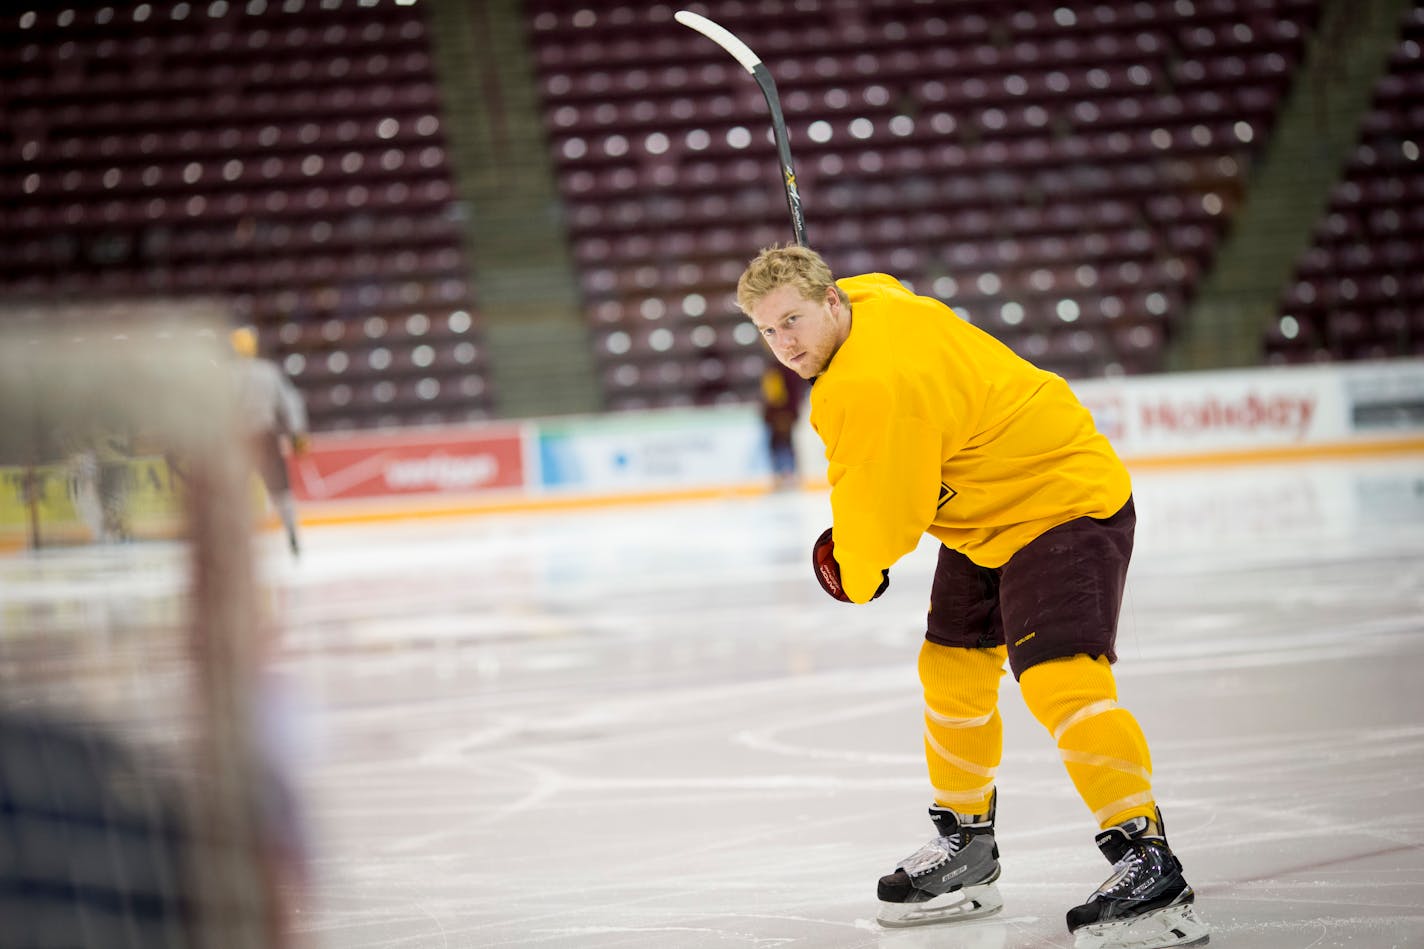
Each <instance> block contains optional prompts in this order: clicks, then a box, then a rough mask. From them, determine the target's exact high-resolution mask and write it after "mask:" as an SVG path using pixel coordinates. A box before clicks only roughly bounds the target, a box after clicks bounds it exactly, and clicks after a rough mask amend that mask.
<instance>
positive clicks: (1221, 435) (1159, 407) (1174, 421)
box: [1075, 368, 1351, 456]
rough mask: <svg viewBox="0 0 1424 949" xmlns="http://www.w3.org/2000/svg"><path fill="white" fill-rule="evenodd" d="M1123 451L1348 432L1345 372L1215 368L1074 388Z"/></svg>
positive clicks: (1303, 439) (1221, 447)
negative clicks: (1223, 369) (1206, 370)
mask: <svg viewBox="0 0 1424 949" xmlns="http://www.w3.org/2000/svg"><path fill="white" fill-rule="evenodd" d="M1075 388H1076V390H1077V392H1078V395H1079V397H1080V398H1081V399H1082V401H1083V403H1084V404H1085V405H1086V406H1087V407H1088V409H1089V411H1091V412H1092V413H1093V418H1094V419H1095V420H1096V421H1097V423H1098V427H1099V429H1100V430H1101V431H1102V432H1103V433H1104V434H1105V435H1107V436H1108V438H1109V439H1110V440H1111V441H1112V442H1113V445H1114V446H1115V447H1116V448H1117V450H1118V452H1119V454H1122V455H1131V456H1144V455H1167V454H1190V453H1193V452H1212V451H1229V450H1232V449H1246V448H1251V449H1259V448H1271V447H1281V446H1288V445H1303V444H1309V443H1313V442H1322V441H1335V440H1339V439H1344V438H1347V437H1349V435H1350V434H1351V424H1350V415H1349V410H1348V406H1347V405H1346V402H1345V399H1344V398H1343V392H1342V389H1341V380H1340V374H1339V373H1338V372H1336V371H1333V370H1331V369H1328V368H1323V369H1318V370H1317V369H1293V370H1290V371H1286V372H1279V373H1273V372H1270V371H1249V372H1211V373H1190V374H1184V375H1179V376H1157V377H1144V378H1140V379H1122V380H1118V381H1115V382H1082V383H1078V384H1077V385H1076V386H1075Z"/></svg>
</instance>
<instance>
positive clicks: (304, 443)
mask: <svg viewBox="0 0 1424 949" xmlns="http://www.w3.org/2000/svg"><path fill="white" fill-rule="evenodd" d="M309 448H311V436H310V435H293V436H292V454H294V455H305V454H306V453H307V450H308V449H309Z"/></svg>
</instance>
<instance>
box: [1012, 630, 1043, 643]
mask: <svg viewBox="0 0 1424 949" xmlns="http://www.w3.org/2000/svg"><path fill="white" fill-rule="evenodd" d="M1037 635H1038V632H1037V631H1035V632H1032V633H1029V634H1028V635H1027V636H1025V637H1024V638H1023V639H1018V640H1015V641H1014V645H1015V646H1022V645H1023V644H1024V643H1026V642H1028V641H1029V640H1030V639H1032V638H1033V637H1035V636H1037Z"/></svg>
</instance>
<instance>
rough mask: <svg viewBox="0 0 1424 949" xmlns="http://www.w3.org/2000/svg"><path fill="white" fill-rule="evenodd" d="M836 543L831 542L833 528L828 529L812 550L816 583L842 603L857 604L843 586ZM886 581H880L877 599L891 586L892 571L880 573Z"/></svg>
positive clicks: (876, 594) (873, 597)
mask: <svg viewBox="0 0 1424 949" xmlns="http://www.w3.org/2000/svg"><path fill="white" fill-rule="evenodd" d="M835 553H836V543H835V541H833V540H831V528H829V527H827V528H826V531H825V533H823V534H822V535H821V536H820V537H818V538H816V546H815V547H813V548H812V549H811V565H812V567H813V568H814V569H815V571H816V581H817V582H818V583H820V584H821V589H822V590H825V591H826V592H827V593H829V594H830V595H831V596H833V597H835V598H836V599H837V600H840V601H841V602H842V603H853V602H855V601H854V600H852V599H851V598H850V597H848V596H846V592H845V587H843V586H842V585H841V567H840V564H838V563H836V557H835ZM880 572H881V574H882V575H883V576H884V579H883V580H881V581H880V586H879V587H878V588H877V589H876V591H875V595H874V596H872V597H871V599H872V600H873V599H875V598H876V597H878V596H880V594H882V593H884V592H885V590H886V588H887V587H889V586H890V571H889V570H882V571H880Z"/></svg>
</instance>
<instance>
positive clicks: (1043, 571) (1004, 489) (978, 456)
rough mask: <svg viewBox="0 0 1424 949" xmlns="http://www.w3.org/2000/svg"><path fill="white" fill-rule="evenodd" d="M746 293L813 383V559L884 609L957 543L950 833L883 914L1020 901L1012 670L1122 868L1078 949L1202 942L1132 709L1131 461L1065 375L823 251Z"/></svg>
mask: <svg viewBox="0 0 1424 949" xmlns="http://www.w3.org/2000/svg"><path fill="white" fill-rule="evenodd" d="M737 303H738V305H739V306H740V307H741V309H742V310H743V311H744V312H746V313H747V314H748V315H749V316H750V317H751V320H752V322H753V323H754V324H755V325H756V327H757V329H758V330H759V331H760V332H761V334H762V338H763V339H764V340H765V342H766V343H767V345H768V346H769V347H770V349H771V351H772V353H773V355H775V357H776V358H777V359H778V360H779V361H780V362H781V363H782V364H783V365H785V366H788V367H790V368H791V369H793V370H795V371H796V373H797V374H798V375H800V376H801V377H802V378H803V379H813V380H815V385H814V387H813V388H812V390H811V425H812V427H813V428H814V429H815V430H816V432H817V434H818V435H820V437H821V439H822V441H824V442H825V444H826V457H827V460H828V461H829V468H828V478H829V480H830V483H831V513H832V527H831V528H830V529H829V530H827V531H826V532H825V533H824V534H822V535H821V537H820V539H819V540H818V541H817V542H816V544H815V546H814V552H813V562H814V568H815V572H816V577H817V579H818V580H819V581H820V583H821V585H822V586H823V587H824V588H825V589H826V591H827V592H828V593H829V594H830V595H832V596H833V597H835V598H836V599H838V600H843V601H845V602H849V603H866V602H869V601H870V600H872V599H874V598H875V597H877V596H879V595H880V594H881V593H882V592H884V590H885V589H886V587H887V586H888V585H889V568H890V566H892V565H893V564H894V563H895V562H896V561H898V560H899V559H900V558H901V557H902V556H904V555H905V554H907V553H909V552H910V551H911V550H913V549H915V547H916V546H917V545H918V543H919V540H920V538H921V536H922V535H923V534H925V533H927V532H928V533H929V534H931V535H933V536H934V537H935V538H937V539H938V540H940V541H941V543H942V545H943V546H942V547H941V548H940V551H939V562H938V564H937V566H936V569H935V575H934V581H933V585H932V589H931V592H930V612H929V619H928V629H927V632H926V634H925V643H924V644H923V646H922V647H921V651H920V657H919V674H920V680H921V683H922V684H923V687H924V696H925V734H924V745H925V755H926V758H927V761H928V764H929V774H930V779H931V783H932V785H933V787H934V804H933V806H932V807H931V808H930V818H931V820H932V821H933V823H934V825H935V829H936V831H937V835H936V837H935V838H934V839H933V840H931V841H930V842H929V843H927V844H926V845H925V846H923V847H921V848H920V849H919V850H918V851H916V852H915V853H914V854H912V855H911V856H910V857H909V858H907V859H906V860H904V861H903V862H901V863H900V865H899V866H898V867H897V868H896V869H895V871H894V872H893V873H891V874H890V875H888V876H885V877H882V878H881V880H880V884H879V891H878V895H879V899H880V921H881V922H882V923H884V924H886V925H890V926H909V925H918V924H921V923H933V922H939V921H941V920H956V919H972V918H975V917H979V916H984V915H987V914H989V913H992V912H995V911H996V910H998V909H999V908H1000V907H1001V906H1002V905H1003V901H1002V899H1001V898H1000V896H999V893H998V889H997V887H996V886H995V881H996V880H997V879H998V878H999V850H998V847H997V845H996V844H995V841H994V814H995V803H996V794H997V792H996V786H995V772H996V771H997V769H998V766H999V763H1000V759H1001V755H1002V743H1003V728H1002V721H1001V718H1000V715H999V711H998V700H999V681H1000V679H1001V677H1002V676H1003V673H1004V663H1005V660H1007V661H1008V664H1009V668H1010V669H1012V670H1013V673H1014V676H1015V677H1016V678H1017V679H1018V681H1019V684H1020V686H1021V688H1022V692H1023V696H1024V700H1025V702H1026V703H1027V705H1028V707H1029V709H1030V711H1031V712H1032V713H1033V715H1034V717H1035V718H1037V719H1038V721H1039V722H1040V723H1042V724H1043V726H1044V727H1045V728H1047V729H1048V731H1049V732H1050V734H1052V735H1053V738H1054V741H1055V742H1056V743H1057V745H1058V749H1059V753H1060V755H1061V757H1062V759H1063V763H1064V766H1065V767H1066V769H1067V771H1068V774H1069V777H1070V778H1071V779H1072V781H1073V784H1074V786H1075V787H1076V788H1077V791H1078V794H1079V795H1080V796H1081V797H1082V799H1083V801H1084V803H1085V804H1086V805H1087V806H1088V809H1089V811H1090V812H1091V813H1092V815H1093V817H1094V819H1095V820H1096V821H1097V823H1098V826H1099V828H1100V830H1101V832H1100V833H1099V834H1098V835H1097V838H1096V842H1097V845H1098V847H1099V849H1100V850H1101V851H1102V853H1103V854H1104V855H1105V856H1106V857H1107V859H1108V861H1109V862H1110V863H1112V864H1113V872H1112V875H1111V876H1110V877H1109V878H1108V880H1107V882H1105V883H1104V884H1102V886H1100V887H1099V888H1098V889H1097V891H1096V892H1094V893H1093V894H1092V895H1091V896H1090V897H1089V898H1088V899H1087V901H1086V902H1085V903H1083V904H1082V905H1080V906H1075V907H1073V908H1072V909H1071V910H1069V911H1068V928H1069V930H1070V931H1071V932H1073V933H1074V935H1075V945H1076V946H1077V947H1079V949H1108V947H1124V946H1132V947H1135V949H1153V947H1165V946H1182V945H1201V944H1203V943H1205V942H1206V941H1207V939H1208V932H1209V930H1208V928H1207V926H1206V925H1205V924H1203V923H1202V922H1201V921H1199V920H1198V919H1197V918H1196V917H1195V915H1194V913H1193V906H1192V904H1193V899H1194V894H1193V892H1192V889H1191V887H1190V886H1188V885H1187V882H1186V880H1185V878H1184V877H1183V875H1182V865H1181V863H1180V862H1179V861H1178V860H1177V858H1176V856H1175V855H1173V853H1172V851H1171V849H1170V847H1169V846H1168V844H1167V838H1166V835H1165V831H1164V829H1163V825H1162V817H1161V813H1160V811H1159V810H1158V808H1157V805H1156V801H1155V798H1154V795H1153V792H1152V784H1151V774H1152V763H1151V758H1150V755H1149V752H1148V747H1147V742H1146V740H1145V739H1144V737H1143V734H1142V731H1141V729H1140V728H1139V727H1138V724H1137V721H1136V720H1135V719H1134V718H1133V716H1132V714H1131V713H1130V712H1129V711H1128V710H1127V709H1125V708H1123V707H1121V706H1119V705H1118V704H1117V687H1116V684H1115V681H1114V678H1113V673H1112V668H1111V663H1112V662H1114V661H1115V659H1116V654H1115V652H1114V645H1115V640H1116V636H1117V619H1118V611H1119V608H1120V606H1121V600H1122V593H1123V585H1124V581H1125V578H1126V574H1127V566H1128V560H1129V558H1130V557H1131V553H1132V541H1133V529H1134V525H1135V520H1136V519H1135V514H1134V509H1133V503H1132V486H1131V483H1130V480H1129V477H1128V473H1127V469H1126V468H1125V467H1124V466H1123V464H1122V462H1121V461H1120V460H1119V459H1118V457H1117V455H1116V454H1115V453H1114V451H1113V449H1112V446H1111V445H1110V444H1108V441H1107V439H1106V438H1104V437H1103V436H1102V435H1101V434H1100V433H1099V432H1098V431H1097V429H1096V428H1095V427H1094V424H1093V419H1092V416H1091V415H1090V414H1089V413H1088V411H1087V410H1086V409H1084V408H1083V406H1082V405H1081V404H1080V403H1079V402H1078V400H1077V398H1076V397H1075V396H1074V395H1073V393H1072V391H1071V390H1070V389H1069V387H1068V385H1067V383H1065V382H1064V381H1063V380H1062V379H1061V378H1059V377H1058V376H1056V375H1054V374H1052V373H1049V372H1046V371H1044V370H1041V369H1038V368H1037V367H1035V366H1033V365H1031V364H1030V363H1028V362H1026V361H1024V360H1023V359H1021V358H1019V357H1018V356H1017V355H1015V354H1014V353H1013V352H1012V351H1011V350H1010V349H1009V348H1008V347H1007V346H1004V345H1003V344H1002V343H1000V342H999V341H997V340H995V339H994V338H993V337H991V336H990V335H988V334H987V333H984V332H983V331H981V330H979V329H977V328H975V327H974V326H972V325H971V324H969V323H967V322H965V321H963V320H961V319H959V318H958V317H956V316H955V314H954V313H953V312H952V311H951V310H950V309H949V308H948V307H947V306H945V305H944V304H943V303H940V302H939V301H938V300H933V299H930V298H928V297H922V296H917V295H915V294H913V293H911V292H910V291H909V290H907V289H906V288H905V287H904V286H902V285H901V284H900V283H899V282H898V281H896V280H895V279H894V278H892V277H889V276H886V275H885V274H866V275H862V276H856V277H848V278H845V279H843V280H840V281H836V280H835V279H834V278H833V276H832V274H831V271H830V269H829V267H828V266H827V265H826V263H825V261H824V260H822V259H821V257H820V256H819V255H818V254H816V253H815V252H814V251H811V250H808V249H806V248H804V247H794V246H793V247H783V248H772V249H770V250H765V251H762V252H761V254H760V255H758V256H757V258H756V259H755V260H753V261H752V263H751V264H750V265H749V266H748V268H747V269H746V271H745V272H744V273H743V275H742V277H741V279H740V281H739V282H738V285H737Z"/></svg>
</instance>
